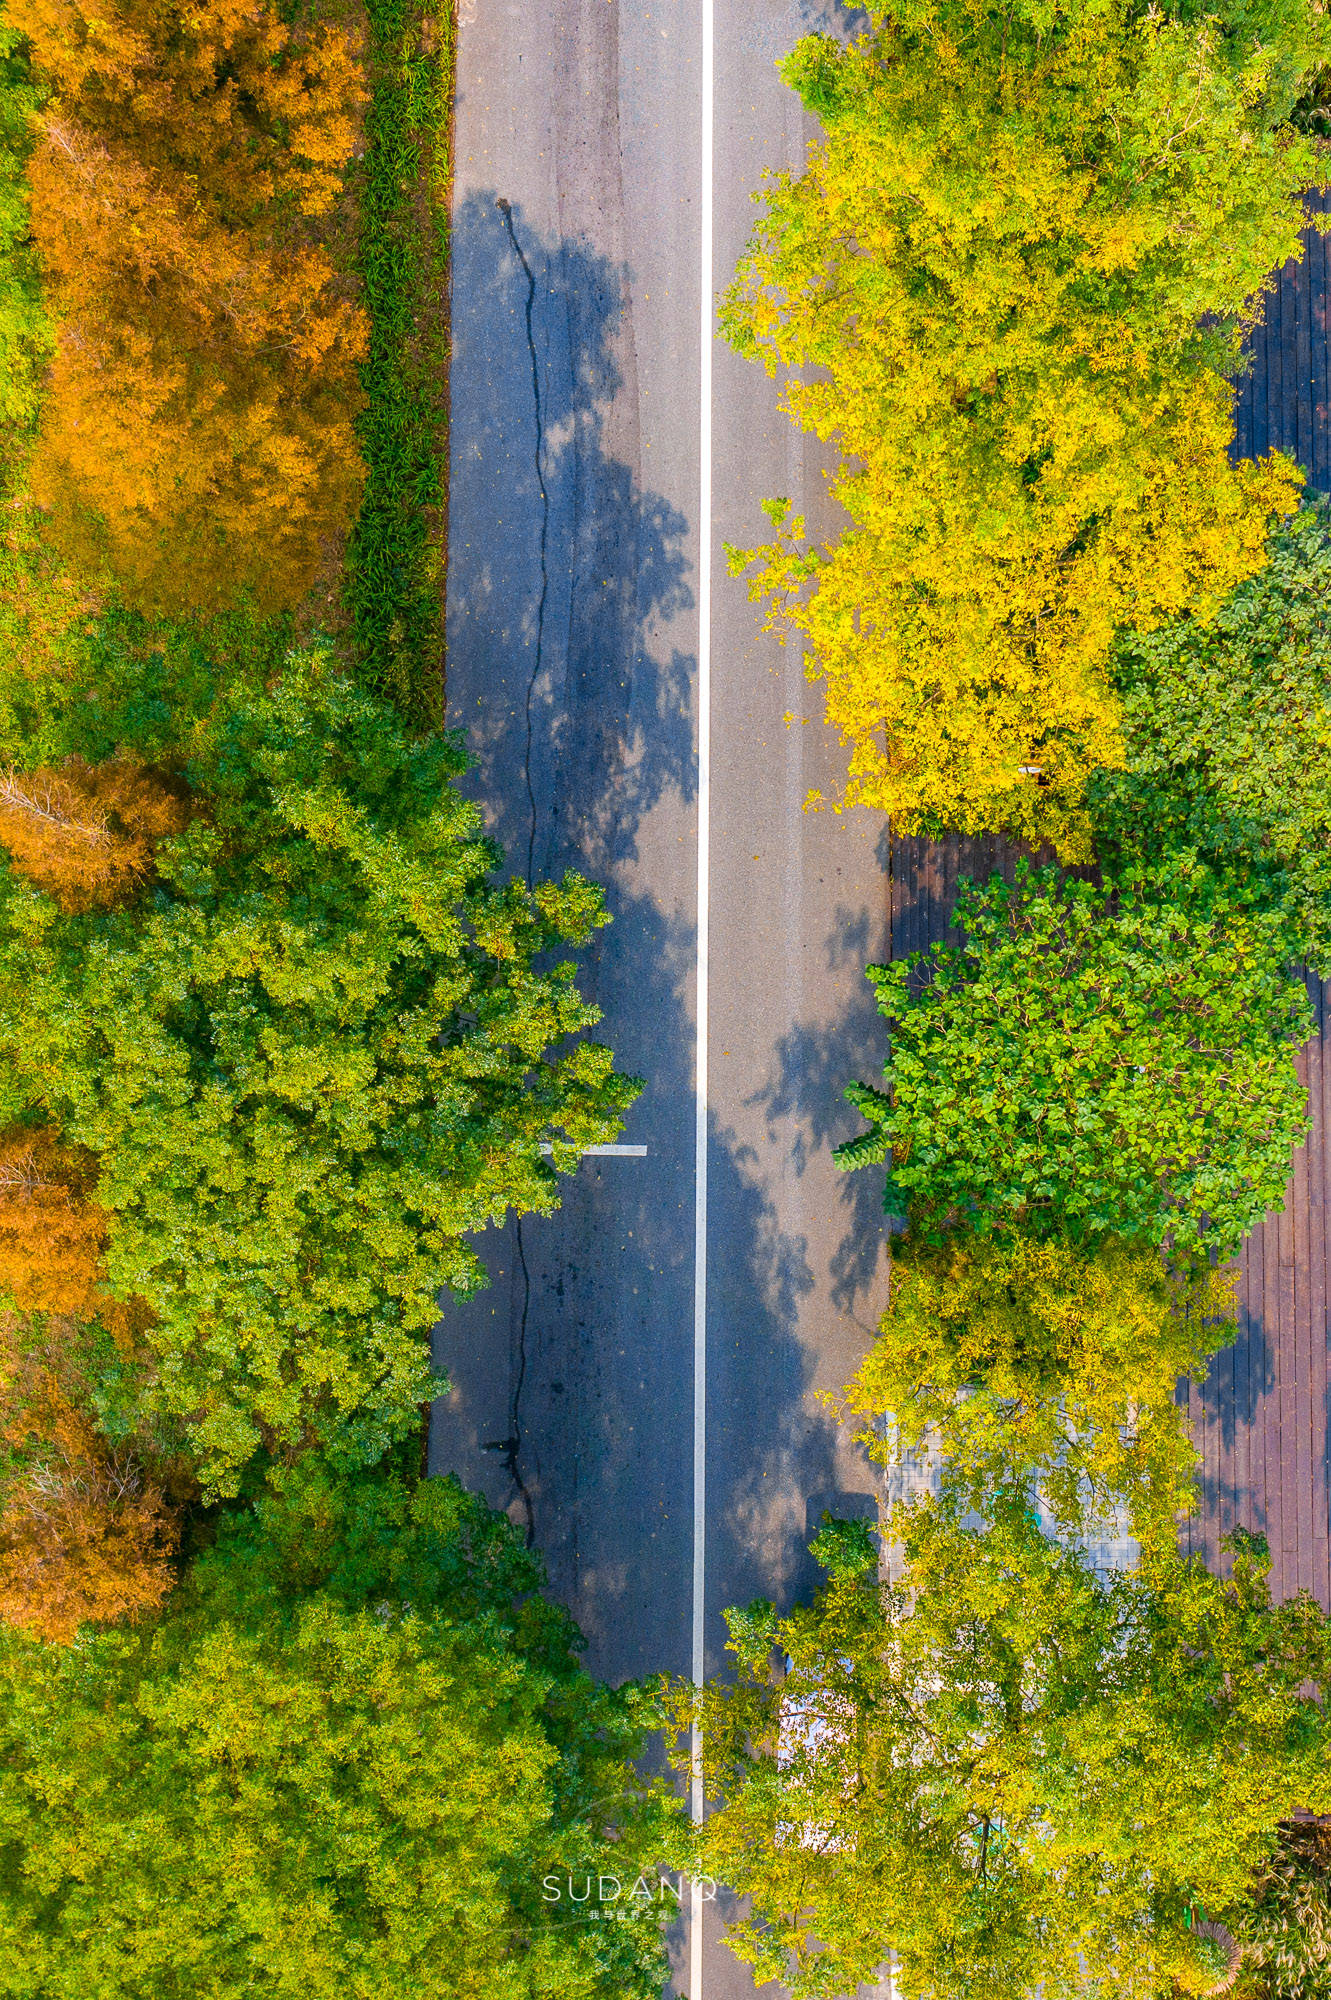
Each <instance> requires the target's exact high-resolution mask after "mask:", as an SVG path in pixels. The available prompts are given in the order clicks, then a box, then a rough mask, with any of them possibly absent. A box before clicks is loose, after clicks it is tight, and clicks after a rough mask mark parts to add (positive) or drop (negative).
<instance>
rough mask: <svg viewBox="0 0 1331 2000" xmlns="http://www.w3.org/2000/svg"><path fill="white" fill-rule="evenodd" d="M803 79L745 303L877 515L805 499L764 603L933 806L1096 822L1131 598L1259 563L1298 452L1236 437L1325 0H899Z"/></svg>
mask: <svg viewBox="0 0 1331 2000" xmlns="http://www.w3.org/2000/svg"><path fill="white" fill-rule="evenodd" d="M868 13H869V17H870V22H871V26H870V29H869V31H868V32H867V33H866V34H864V35H863V36H862V37H860V39H859V40H857V41H856V42H854V43H853V44H852V45H851V46H850V47H847V48H842V47H840V46H839V45H838V44H837V43H836V42H835V41H834V40H832V39H831V38H830V37H828V36H812V37H809V38H807V39H805V40H804V41H802V42H801V43H800V44H799V45H798V47H797V48H796V49H795V50H794V52H793V53H792V54H791V55H790V56H789V57H788V58H787V60H786V63H785V66H784V74H785V76H786V79H787V81H788V82H789V83H790V84H791V85H792V86H793V88H795V89H796V90H797V91H798V92H799V93H800V94H801V96H802V97H803V99H804V102H805V104H806V105H807V106H808V108H809V109H810V110H811V111H813V112H814V113H815V114H816V115H817V116H818V117H819V118H820V119H821V120H822V123H823V126H824V128H825V132H826V138H825V142H824V143H823V144H822V145H821V146H818V147H816V148H815V149H814V150H813V151H812V153H811V155H810V158H809V161H808V165H807V167H806V169H805V171H804V172H803V173H802V174H791V173H780V174H771V175H769V176H768V178H767V181H766V183H765V185H764V188H763V190H762V198H763V201H764V203H765V210H764V215H763V219H762V221H761V222H760V224H759V226H758V229H757V231H756V234H755V236H754V238H753V240H752V243H751V245H750V247H749V250H748V252H747V254H746V256H745V258H744V259H743V261H742V263H741V265H740V269H739V273H738V276H737V279H736V281H735V284H734V287H733V289H732V291H731V292H730V294H729V297H728V300H727V302H726V307H725V311H724V316H723V324H724V327H725V330H726V332H727V333H728V335H729V337H730V339H731V340H732V342H733V343H734V344H735V345H736V347H737V348H738V349H739V350H740V351H741V352H742V353H745V354H749V355H753V356H758V357H761V358H762V359H763V360H764V361H765V362H766V363H767V365H768V367H769V369H770V370H771V371H772V372H773V373H779V374H781V375H782V376H783V378H784V381H785V397H786V403H787V407H788V408H789V411H790V413H791V415H792V417H793V418H794V420H795V421H796V422H797V423H799V424H800V425H801V426H803V427H804V428H806V429H808V430H810V431H813V432H815V433H816V434H817V435H818V436H819V437H822V438H825V439H828V440H830V441H831V442H832V443H833V444H834V446H835V447H836V448H837V450H838V451H839V453H840V460H841V462H840V466H839V469H838V470H837V472H836V473H835V475H834V477H833V482H832V484H833V490H834V492H835V495H836V497H837V499H838V500H839V501H840V503H841V505H842V506H843V508H844V509H845V511H846V514H847V515H848V517H849V520H848V525H847V526H846V528H845V529H844V531H843V532H841V533H840V535H839V536H838V537H837V538H836V539H835V540H834V541H833V542H831V543H830V544H828V545H826V546H821V547H820V546H818V545H816V544H815V543H814V542H812V541H811V540H810V539H809V537H808V534H807V531H806V524H805V523H804V521H803V520H801V519H795V518H791V517H790V515H789V513H788V509H787V508H786V505H785V503H784V502H775V503H773V507H772V513H773V518H774V520H775V522H776V524H777V529H778V532H777V535H776V538H775V539H774V540H773V541H772V542H771V543H770V544H769V545H768V546H767V547H765V548H763V549H760V550H758V551H750V552H747V553H746V552H736V555H735V561H736V564H737V566H738V567H742V566H743V565H744V564H745V563H747V562H748V561H750V560H751V559H755V558H756V561H757V569H756V571H755V573H754V578H753V591H754V595H755V596H757V597H761V598H763V599H765V600H766V601H767V602H768V604H769V606H770V607H771V611H772V615H773V617H774V618H775V619H776V620H777V622H778V623H780V624H782V625H785V624H787V623H789V624H792V625H793V626H794V627H796V628H797V629H798V630H799V631H800V632H801V633H802V634H803V635H804V636H805V638H806V639H807V642H808V644H809V647H810V649H811V656H812V658H811V672H812V674H813V675H814V677H815V678H821V679H822V680H823V682H824V684H825V691H826V704H827V714H828V718H829V720H830V721H831V722H832V723H833V724H834V725H835V726H836V727H837V728H838V729H839V730H840V732H841V734H842V736H843V737H844V738H845V739H846V741H847V742H848V743H849V744H850V747H851V763H850V775H849V784H848V788H847V794H846V796H847V798H848V800H850V801H851V802H861V803H867V804H870V805H872V806H875V807H878V808H882V809H886V810H888V811H890V812H891V814H892V816H893V819H894V821H895V822H896V823H897V824H898V825H899V826H901V827H902V828H903V829H905V830H907V831H910V830H917V829H921V828H924V829H926V830H927V829H928V828H929V827H930V826H931V825H932V824H934V823H935V822H938V821H941V822H943V823H944V824H947V825H952V826H959V827H961V828H963V829H965V830H968V831H974V830H978V829H981V828H985V827H1007V828H1010V829H1012V830H1014V831H1017V832H1020V833H1022V834H1027V835H1034V834H1040V835H1047V836H1049V837H1052V838H1054V839H1055V840H1057V841H1058V842H1059V843H1060V845H1061V846H1062V847H1063V849H1064V851H1065V852H1066V853H1068V854H1071V853H1073V852H1074V851H1076V850H1078V849H1081V850H1082V851H1084V842H1085V839H1086V837H1087V828H1086V823H1085V819H1084V816H1083V814H1082V812H1081V806H1080V799H1081V792H1082V788H1083V783H1084V780H1085V777H1086V775H1087V773H1088V771H1089V770H1090V769H1091V768H1092V767H1093V766H1095V765H1097V764H1105V765H1112V764H1115V763H1116V762H1117V761H1118V759H1119V756H1120V754H1121V741H1120V738H1119V734H1118V719H1119V718H1118V705H1117V702H1116V701H1115V699H1114V695H1113V691H1112V688H1111V686H1110V682H1109V678H1108V675H1107V672H1106V663H1107V659H1108V655H1109V651H1110V645H1111V642H1112V638H1113V634H1114V631H1115V628H1116V627H1117V626H1120V625H1123V624H1127V623H1131V624H1134V625H1136V626H1137V627H1138V628H1140V629H1147V628H1149V627H1151V626H1153V625H1155V624H1158V623H1159V622H1160V621H1161V620H1163V619H1167V618H1170V617H1173V616H1176V615H1177V614H1178V613H1180V612H1182V611H1184V610H1186V609H1188V608H1189V607H1192V606H1198V605H1203V606H1204V605H1206V604H1208V603H1213V602H1214V601H1215V600H1217V599H1218V598H1219V597H1221V596H1223V595H1224V593H1225V592H1226V591H1228V590H1229V589H1230V588H1231V586H1232V585H1233V584H1235V583H1236V582H1238V581H1239V580H1240V579H1241V578H1242V577H1245V576H1248V575H1250V574H1252V572H1253V571H1255V570H1256V569H1257V568H1258V567H1259V566H1260V564H1261V561H1262V554H1263V543H1264V538H1265V533H1266V528H1267V523H1268V521H1269V519H1270V517H1271V516H1272V515H1273V514H1282V513H1287V512H1289V511H1290V509H1291V508H1292V506H1293V503H1294V496H1295V494H1296V491H1297V475H1296V474H1295V471H1294V468H1293V466H1292V465H1290V463H1289V462H1288V461H1287V460H1277V459H1274V458H1273V459H1271V460H1269V461H1267V462H1265V463H1263V464H1262V465H1260V466H1257V465H1252V464H1243V465H1234V464H1231V463H1230V461H1229V458H1228V447H1229V444H1230V442H1231V439H1232V432H1233V422H1232V404H1233V390H1232V387H1231V383H1230V380H1229V377H1230V375H1231V374H1232V372H1233V371H1234V370H1235V369H1236V368H1237V366H1238V362H1239V338H1238V328H1239V323H1240V320H1241V318H1242V316H1243V314H1244V312H1245V310H1247V309H1248V308H1249V302H1250V301H1252V300H1253V298H1254V297H1255V295H1257V294H1258V293H1259V292H1260V290H1261V288H1262V286H1263V284H1264V283H1265V281H1266V279H1267V277H1268V274H1269V273H1270V271H1271V270H1272V269H1273V268H1274V267H1276V266H1278V265H1279V264H1280V263H1282V262H1283V261H1284V259H1285V258H1286V257H1288V256H1290V255H1291V254H1293V253H1294V252H1295V251H1296V249H1297V247H1298V241H1299V233H1300V230H1301V227H1302V222H1303V215H1302V203H1301V199H1300V191H1301V190H1302V189H1303V188H1304V187H1305V186H1307V185H1308V184H1309V183H1310V182H1314V181H1316V180H1317V179H1318V176H1319V174H1320V172H1321V165H1320V161H1319V156H1318V154H1317V150H1316V146H1315V144H1314V142H1313V141H1312V140H1311V139H1308V138H1306V137H1304V136H1302V135H1301V134H1299V133H1298V132H1296V131H1295V130H1293V129H1292V128H1291V127H1290V125H1289V124H1288V122H1287V120H1288V114H1289V111H1290V108H1291V105H1292V103H1293V101H1294V99H1295V98H1296V97H1297V96H1298V94H1299V91H1300V89H1301V88H1302V87H1303V85H1304V83H1305V82H1306V79H1307V78H1308V77H1309V76H1311V75H1312V74H1314V73H1315V71H1316V70H1317V68H1318V66H1319V65H1320V63H1321V61H1322V60H1323V56H1324V51H1325V46H1326V23H1325V16H1324V15H1323V13H1322V11H1321V10H1320V9H1319V8H1318V7H1317V6H1315V5H1313V4H1311V0H1256V4H1250V0H1232V4H1231V3H1230V0H1226V4H1223V5H1221V6H1219V7H1210V6H1208V7H1207V8H1206V9H1205V10H1203V9H1202V8H1201V7H1197V6H1192V5H1182V6H1168V7H1164V8H1159V7H1149V8H1147V7H1142V6H1139V5H1137V4H1136V0H1108V4H1102V0H1017V4H1008V0H871V4H870V5H869V7H868Z"/></svg>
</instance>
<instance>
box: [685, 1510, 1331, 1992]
mask: <svg viewBox="0 0 1331 2000" xmlns="http://www.w3.org/2000/svg"><path fill="white" fill-rule="evenodd" d="M896 1525H897V1529H898V1531H899V1532H900V1533H901V1535H902V1538H903V1547H904V1564H903V1568H902V1573H901V1577H900V1580H899V1581H897V1582H894V1583H887V1582H884V1581H882V1580H881V1579H880V1575H879V1567H878V1559H877V1553H876V1550H875V1549H874V1547H873V1541H872V1537H871V1536H870V1535H869V1534H868V1533H867V1531H866V1529H865V1527H864V1524H863V1523H854V1524H851V1523H840V1524H836V1525H835V1527H834V1528H833V1529H831V1530H825V1531H824V1534H823V1536H822V1537H821V1538H820V1541H819V1542H816V1543H815V1545H814V1546H815V1551H816V1552H817V1553H819V1554H820V1555H821V1556H822V1558H823V1560H824V1561H825V1563H826V1565H827V1567H828V1569H829V1571H830V1580H829V1582H828V1585H827V1587H826V1589H825V1590H823V1591H822V1592H821V1593H819V1595H818V1596H817V1597H816V1598H815V1600H814V1602H813V1603H812V1604H811V1605H810V1606H807V1607H803V1608H800V1609H797V1610H796V1611H794V1612H792V1613H791V1614H790V1616H789V1617H787V1618H784V1619H779V1618H777V1617H776V1615H775V1613H774V1612H773V1610H772V1607H771V1606H770V1605H764V1604H758V1605H754V1606H752V1607H750V1609H749V1610H748V1611H746V1612H742V1613H741V1612H732V1613H731V1614H730V1615H729V1623H730V1630H731V1641H730V1644H731V1650H732V1652H733V1654H734V1656H735V1676H734V1679H733V1681H731V1682H727V1683H719V1682H718V1683H715V1684H713V1685H711V1686H709V1687H708V1688H707V1690H706V1691H705V1693H704V1694H703V1695H702V1696H701V1697H700V1698H698V1699H695V1697H694V1694H693V1691H692V1690H691V1689H689V1688H685V1689H681V1690H680V1691H679V1694H678V1697H677V1707H676V1716H677V1719H678V1720H679V1721H680V1722H681V1723H683V1724H686V1725H687V1724H688V1723H690V1722H691V1721H693V1719H694V1718H695V1716H696V1717H697V1719H698V1722H699V1724H700V1727H701V1731H702V1749H703V1763H704V1772H705V1780H706V1788H707V1795H708V1799H709V1801H710V1803H711V1812H710V1816H709V1817H708V1818H707V1820H706V1821H705V1823H704V1826H703V1830H702V1834H701V1842H700V1844H701V1851H702V1857H703V1861H704V1865H705V1866H706V1867H707V1868H708V1869H709V1871H710V1872H711V1873H713V1874H714V1875H716V1876H717V1877H718V1878H719V1879H720V1880H722V1881H725V1882H727V1883H729V1884H730V1885H731V1886H732V1887H733V1888H734V1889H735V1890H737V1891H739V1892H742V1893H745V1894H748V1895H750V1896H751V1897H752V1898H753V1912H752V1915H751V1916H749V1917H747V1918H745V1919H744V1920H743V1921H741V1922H740V1923H739V1924H738V1925H737V1926H735V1927H734V1928H733V1929H732V1931H731V1933H730V1942H731V1944H732V1947H733V1948H734V1949H735V1950H736V1951H737V1953H738V1954H739V1956H740V1957H741V1958H743V1959H744V1960H745V1961H746V1962H747V1963H748V1964H750V1965H752V1966H753V1967H754V1968H755V1970H756V1972H757V1975H758V1978H759V1979H760V1980H762V1979H782V1980H785V1981H786V1982H787V1983H788V1985H789V1988H790V1991H791V1992H792V1993H793V1994H794V1995H795V1996H797V2000H805V1996H808V2000H813V1996H820V1995H822V1996H825V1995H833V1994H842V1993H845V1992H847V1991H851V1990H853V1989H854V1987H855V1985H856V1983H857V1981H859V1980H867V1979H872V1978H873V1976H874V1974H875V1971H876V1969H877V1968H878V1967H879V1966H880V1965H881V1964H882V1962H883V1961H884V1960H885V1959H886V1957H887V1954H888V1951H889V1949H891V1950H894V1951H896V1952H897V1953H898V1954H899V1958H900V1962H901V1970H900V1983H901V1986H902V1990H903V1991H904V1992H905V1993H907V1994H909V1995H910V1996H911V2000H1033V1996H1035V1995H1036V1994H1040V1995H1042V1996H1043V2000H1065V1996H1072V1995H1078V1994H1091V1993H1105V1992H1111V1993H1114V1994H1115V1995H1119V1996H1122V2000H1166V1996H1169V1995H1171V1994H1172V1993H1173V1992H1174V1991H1175V1986H1174V1982H1175V1980H1177V1981H1178V1982H1179V1984H1180V1985H1182V1986H1183V1988H1184V1990H1185V1991H1194V1992H1196V1991H1201V1990H1204V1988H1205V1986H1206V1984H1207V1983H1208V1977H1207V1972H1206V1966H1205V1963H1204V1961H1205V1960H1206V1958H1207V1956H1208V1953H1207V1951H1206V1950H1205V1949H1204V1948H1202V1947H1200V1946H1199V1943H1198V1941H1197V1940H1196V1939H1195V1938H1194V1937H1193V1934H1192V1932H1191V1930H1190V1928H1189V1917H1190V1914H1191V1913H1192V1912H1195V1910H1196V1908H1197V1906H1198V1905H1199V1904H1200V1905H1203V1906H1204V1907H1205V1909H1206V1911H1207V1913H1208V1915H1209V1916H1212V1917H1215V1916H1219V1917H1222V1918H1224V1917H1228V1916H1229V1915H1230V1914H1231V1913H1232V1912H1233V1911H1234V1910H1235V1909H1236V1908H1237V1907H1238V1906H1239V1905H1240V1904H1241V1902H1242V1898H1243V1896H1244V1894H1245V1892H1246V1889H1247V1885H1248V1882H1249V1878H1250V1875H1251V1873H1252V1871H1253V1869H1254V1868H1255V1867H1257V1866H1259V1865H1260V1864H1261V1863H1262V1862H1263V1861H1264V1860H1265V1859H1266V1858H1267V1857H1268V1856H1269V1855H1270V1853H1271V1852H1272V1850H1273V1849H1274V1847H1275V1844H1276V1833H1277V1827H1278V1824H1279V1822H1280V1821H1281V1820H1282V1819H1284V1818H1286V1817H1287V1816H1288V1814H1289V1812H1290V1810H1291V1808H1292V1806H1293V1805H1294V1804H1296V1803H1302V1804H1306V1805H1308V1806H1309V1807H1312V1808H1314V1809H1316V1808H1317V1807H1318V1805H1319V1804H1320V1805H1323V1806H1324V1805H1325V1804H1326V1803H1328V1802H1331V1755H1328V1752H1329V1751H1331V1724H1329V1723H1328V1720H1327V1715H1326V1711H1325V1707H1324V1697H1325V1694H1326V1691H1327V1683H1328V1677H1329V1676H1331V1631H1329V1629H1328V1621H1327V1619H1326V1616H1325V1614H1324V1613H1323V1612H1321V1611H1320V1610H1319V1608H1318V1607H1317V1605H1316V1604H1314V1603H1313V1601H1312V1600H1311V1599H1310V1598H1308V1597H1306V1596H1303V1597H1300V1598H1298V1599H1295V1600H1293V1601H1291V1602H1289V1603H1286V1604H1282V1605H1280V1606H1272V1604H1271V1602H1270V1597H1269V1593H1268V1590H1267V1587H1266V1583H1265V1571H1266V1568H1267V1566H1268V1562H1267V1558H1266V1556H1265V1551H1264V1545H1262V1544H1260V1543H1259V1542H1257V1541H1256V1540H1253V1539H1249V1538H1246V1537H1241V1536H1240V1537H1236V1538H1235V1540H1234V1573H1233V1578H1232V1580H1231V1581H1228V1582H1222V1581H1221V1580H1220V1579H1219V1578H1217V1577H1215V1576H1213V1575H1211V1574H1209V1573H1208V1572H1207V1571H1206V1570H1205V1569H1204V1568H1203V1567H1202V1566H1201V1565H1200V1564H1198V1563H1195V1562H1183V1561H1181V1560H1180V1559H1179V1558H1178V1556H1177V1554H1176V1553H1174V1552H1173V1551H1169V1552H1162V1553H1161V1554H1160V1555H1159V1556H1158V1557H1157V1558H1156V1559H1155V1560H1154V1561H1153V1562H1152V1564H1151V1565H1150V1566H1146V1567H1143V1569H1142V1570H1141V1571H1140V1572H1138V1573H1135V1574H1133V1575H1123V1574H1116V1575H1114V1576H1113V1577H1112V1578H1111V1580H1109V1581H1108V1582H1105V1581H1102V1580H1101V1579H1100V1578H1099V1577H1097V1575H1096V1574H1095V1572H1094V1571H1093V1570H1092V1569H1091V1568H1090V1566H1089V1565H1088V1563H1087V1562H1086V1560H1085V1558H1084V1557H1083V1556H1082V1555H1081V1554H1080V1553H1079V1552H1078V1551H1077V1550H1076V1549H1075V1548H1073V1549H1069V1548H1061V1547H1059V1546H1058V1545H1057V1544H1055V1543H1053V1542H1050V1541H1047V1540H1046V1539H1045V1538H1044V1537H1043V1536H1042V1535H1041V1533H1040V1531H1039V1529H1038V1527H1036V1526H1035V1525H1034V1524H1033V1523H1032V1521H1031V1519H1030V1517H1029V1515H1028V1513H1027V1512H1026V1510H1025V1507H1024V1503H1023V1501H1022V1499H1021V1497H1020V1496H1006V1497H1005V1496H997V1497H996V1499H995V1501H994V1503H993V1504H992V1505H991V1508H990V1510H989V1519H988V1521H987V1523H986V1524H985V1525H984V1526H983V1527H982V1528H978V1529H976V1528H964V1527H962V1526H961V1525H959V1520H958V1516H957V1514H956V1513H955V1512H954V1511H950V1510H949V1509H947V1508H946V1507H939V1506H936V1505H934V1506H930V1505H924V1506H917V1507H916V1508H915V1509H914V1510H912V1511H910V1512H908V1513H907V1514H906V1515H905V1516H904V1517H903V1518H902V1519H900V1520H899V1521H898V1522H897V1524H896ZM780 1656H785V1658H786V1660H787V1661H788V1667H787V1670H786V1671H785V1672H784V1674H782V1673H780V1672H778V1671H776V1670H775V1669H774V1665H773V1661H774V1657H780ZM684 1754H686V1753H681V1755H684ZM1211 1976H1212V1977H1213V1976H1214V1974H1213V1973H1212V1974H1211Z"/></svg>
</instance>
